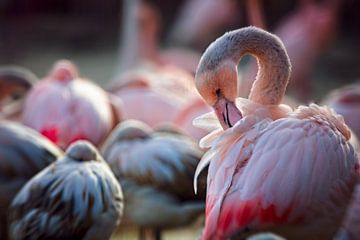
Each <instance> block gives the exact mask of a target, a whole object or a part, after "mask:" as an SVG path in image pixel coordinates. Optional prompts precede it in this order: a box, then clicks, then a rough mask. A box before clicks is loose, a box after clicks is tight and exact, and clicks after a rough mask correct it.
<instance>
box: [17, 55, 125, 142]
mask: <svg viewBox="0 0 360 240" xmlns="http://www.w3.org/2000/svg"><path fill="white" fill-rule="evenodd" d="M116 101H117V100H116V99H115V98H114V97H110V96H109V95H108V94H107V93H106V92H105V91H104V90H102V89H101V88H100V87H98V86H97V85H95V84H94V83H92V82H91V81H87V80H85V79H82V78H79V76H78V71H77V69H76V67H75V65H74V64H72V63H71V62H69V61H65V60H62V61H58V62H56V63H55V65H54V67H53V69H52V70H51V71H50V73H49V74H48V76H47V77H46V78H45V79H44V80H42V81H40V82H39V83H37V84H36V85H35V86H34V87H33V89H32V90H31V92H30V93H29V95H28V97H27V99H26V102H25V107H24V111H23V116H22V120H23V123H24V124H25V125H28V126H30V127H31V128H34V129H36V130H37V131H39V132H41V133H42V134H43V135H44V136H46V137H48V138H49V139H50V140H52V141H53V142H54V143H56V144H57V145H58V146H60V147H61V148H63V149H65V148H66V147H67V146H68V145H69V144H70V143H72V142H74V141H76V140H78V139H88V140H89V141H91V142H92V143H94V144H95V145H99V144H100V143H101V142H102V141H103V140H104V138H105V137H106V136H107V134H108V133H109V132H110V130H111V129H112V128H113V127H114V126H115V125H116V124H117V123H118V122H119V120H120V118H121V117H120V115H121V114H120V109H119V103H117V102H116Z"/></svg>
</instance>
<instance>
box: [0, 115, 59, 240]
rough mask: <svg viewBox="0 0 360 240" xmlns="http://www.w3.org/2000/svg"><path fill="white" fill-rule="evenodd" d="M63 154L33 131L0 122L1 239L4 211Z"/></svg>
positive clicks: (3, 228)
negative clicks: (36, 176)
mask: <svg viewBox="0 0 360 240" xmlns="http://www.w3.org/2000/svg"><path fill="white" fill-rule="evenodd" d="M62 154H63V152H62V151H61V150H60V149H59V148H58V147H57V146H56V145H55V144H53V143H52V142H50V141H49V140H48V139H47V138H46V137H44V136H42V135H41V134H39V133H38V132H36V131H35V130H33V129H31V128H28V127H26V126H23V125H21V124H19V123H15V122H10V121H0V176H1V177H0V236H1V239H3V240H4V239H5V240H6V239H8V238H7V211H8V207H9V206H10V203H11V201H12V199H13V198H14V197H15V195H16V193H17V192H18V191H19V190H20V189H21V187H22V186H23V185H25V183H26V182H27V181H28V180H29V179H30V178H32V177H33V176H34V175H35V174H37V173H38V172H40V171H41V170H42V169H43V168H45V167H46V166H47V165H49V164H50V163H52V162H54V161H55V160H56V159H57V158H58V157H61V156H62Z"/></svg>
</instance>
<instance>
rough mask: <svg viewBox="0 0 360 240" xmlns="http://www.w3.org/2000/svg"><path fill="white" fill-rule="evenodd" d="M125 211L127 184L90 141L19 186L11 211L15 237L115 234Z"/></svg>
mask: <svg viewBox="0 0 360 240" xmlns="http://www.w3.org/2000/svg"><path fill="white" fill-rule="evenodd" d="M122 210H123V196H122V191H121V187H120V185H119V183H118V181H117V180H116V179H115V176H114V174H113V173H112V172H111V170H110V168H109V166H108V165H107V164H106V163H105V161H104V159H103V158H102V157H101V156H100V154H99V152H98V151H97V149H96V148H95V147H94V145H92V144H91V143H90V142H88V141H85V140H80V141H77V142H75V143H73V144H71V145H70V146H69V148H68V149H67V150H66V152H65V156H64V157H62V158H59V159H58V160H57V161H55V162H54V163H52V164H51V165H49V166H48V167H47V168H45V169H43V170H42V171H41V172H40V173H38V174H37V175H36V176H34V177H33V178H32V179H30V181H28V182H27V183H26V185H25V186H24V187H23V188H22V189H21V190H20V191H19V193H18V194H17V195H16V197H15V198H14V200H13V201H12V203H11V207H10V210H9V235H10V237H11V239H34V240H35V239H84V240H85V239H88V240H90V239H93V240H103V239H104V240H106V239H110V236H111V234H112V232H113V231H114V230H115V228H116V226H117V225H118V224H119V223H120V218H121V216H122Z"/></svg>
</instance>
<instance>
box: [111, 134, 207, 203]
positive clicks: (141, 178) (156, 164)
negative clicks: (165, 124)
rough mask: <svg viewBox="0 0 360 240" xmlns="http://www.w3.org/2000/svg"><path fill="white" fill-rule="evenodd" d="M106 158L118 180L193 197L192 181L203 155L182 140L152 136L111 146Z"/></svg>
mask: <svg viewBox="0 0 360 240" xmlns="http://www.w3.org/2000/svg"><path fill="white" fill-rule="evenodd" d="M106 155H107V157H106V159H107V161H108V163H109V164H110V166H111V168H112V169H113V171H114V172H115V175H117V176H118V177H119V178H126V179H128V180H132V181H134V182H136V183H137V184H140V185H152V186H155V187H157V188H160V189H162V190H164V191H167V192H171V193H173V194H176V195H178V196H183V197H184V196H188V195H191V196H193V195H194V193H193V191H192V177H193V176H194V173H195V169H196V166H197V164H198V162H199V160H200V158H201V156H202V152H201V151H200V150H199V149H198V147H197V146H196V144H195V143H194V142H192V141H191V140H190V139H188V138H186V137H185V136H181V135H179V134H168V133H153V134H152V136H150V138H148V139H134V140H131V141H123V142H119V143H118V144H113V145H112V147H111V149H108V150H107V154H106Z"/></svg>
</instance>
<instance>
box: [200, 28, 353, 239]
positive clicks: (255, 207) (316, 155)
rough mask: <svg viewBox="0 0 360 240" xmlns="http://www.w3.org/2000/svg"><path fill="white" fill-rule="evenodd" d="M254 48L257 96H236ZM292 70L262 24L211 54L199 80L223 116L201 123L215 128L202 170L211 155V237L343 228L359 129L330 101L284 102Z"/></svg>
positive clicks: (328, 233)
mask: <svg viewBox="0 0 360 240" xmlns="http://www.w3.org/2000/svg"><path fill="white" fill-rule="evenodd" d="M245 54H251V55H253V56H255V57H256V58H257V60H258V64H259V72H258V75H257V78H256V80H255V82H254V84H253V86H252V89H251V93H250V96H249V99H243V98H238V99H236V96H237V86H236V85H237V69H236V66H237V64H238V62H239V61H240V59H241V57H242V56H243V55H245ZM290 68H291V67H290V60H289V57H288V55H287V53H286V50H285V48H284V45H283V44H282V42H281V40H280V39H279V38H278V37H276V36H275V35H273V34H270V33H268V32H266V31H263V30H261V29H258V28H256V27H247V28H243V29H239V30H235V31H232V32H229V33H226V34H225V35H224V36H222V37H220V38H219V39H217V40H216V41H215V42H213V43H212V44H211V45H210V46H209V47H208V48H207V50H206V51H205V53H204V54H203V56H202V58H201V60H200V63H199V66H198V69H197V73H196V86H197V89H198V90H199V92H200V94H201V95H202V96H203V98H204V99H205V100H206V102H207V103H208V104H209V105H211V106H212V107H213V108H214V111H215V113H216V116H217V118H218V121H217V122H215V121H214V119H213V122H210V123H208V121H209V120H211V117H210V116H209V114H206V115H205V116H204V117H203V118H201V117H200V118H199V119H197V120H196V121H195V123H197V124H198V125H204V126H206V127H211V126H209V125H211V124H212V125H213V127H214V129H215V130H214V131H213V132H212V133H211V134H210V135H208V136H206V137H205V138H203V139H202V140H201V142H200V144H201V146H203V147H209V148H210V150H209V151H208V152H207V153H206V154H205V156H204V157H203V158H202V160H201V162H200V163H199V165H198V168H197V172H196V174H198V173H199V172H201V169H202V167H203V166H205V165H206V164H207V163H209V162H210V166H209V173H208V179H207V198H206V223H205V228H204V231H203V235H202V238H203V239H225V238H227V237H230V236H233V235H237V236H240V237H243V236H247V235H249V234H252V233H256V232H259V231H271V232H274V233H276V234H279V235H282V236H284V237H286V238H289V239H329V238H331V237H333V236H334V235H335V233H336V231H337V229H338V228H339V227H340V224H341V221H342V218H343V216H344V214H345V210H346V206H347V204H348V202H349V201H350V198H351V195H352V192H353V189H354V185H355V184H356V182H357V180H358V174H359V172H358V168H359V166H358V163H357V156H356V153H355V151H354V149H353V146H352V145H351V144H350V143H349V141H348V140H349V138H350V131H349V129H348V127H347V126H346V124H345V123H344V121H343V118H342V117H341V116H340V115H337V114H336V113H335V112H334V111H333V110H332V109H329V108H328V107H326V106H324V107H320V106H318V105H316V104H310V105H309V106H300V107H298V108H297V109H296V110H295V111H293V110H292V109H291V108H290V107H289V106H286V105H282V104H280V102H281V99H282V97H283V96H284V93H285V90H286V86H287V84H288V81H289V77H290ZM214 123H215V124H214ZM218 125H221V126H222V128H223V129H221V128H218V127H217V126H218ZM195 177H196V176H195ZM195 179H196V178H195ZM195 186H196V185H195Z"/></svg>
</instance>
